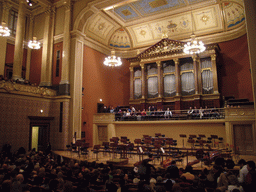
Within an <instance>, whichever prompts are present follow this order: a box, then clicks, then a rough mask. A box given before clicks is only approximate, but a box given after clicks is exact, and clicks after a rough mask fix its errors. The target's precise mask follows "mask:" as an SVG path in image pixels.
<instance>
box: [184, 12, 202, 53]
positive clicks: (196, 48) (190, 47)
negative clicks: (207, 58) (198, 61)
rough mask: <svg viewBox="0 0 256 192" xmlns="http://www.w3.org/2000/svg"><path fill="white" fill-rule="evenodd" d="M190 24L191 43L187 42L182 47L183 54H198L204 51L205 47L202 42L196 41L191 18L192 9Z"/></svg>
mask: <svg viewBox="0 0 256 192" xmlns="http://www.w3.org/2000/svg"><path fill="white" fill-rule="evenodd" d="M191 22H192V35H191V41H190V42H187V44H185V45H184V49H183V52H184V53H186V54H198V53H202V52H204V51H205V49H206V47H205V46H204V43H203V42H202V41H197V39H196V35H195V34H194V30H193V28H194V27H193V26H194V25H193V16H192V8H191Z"/></svg>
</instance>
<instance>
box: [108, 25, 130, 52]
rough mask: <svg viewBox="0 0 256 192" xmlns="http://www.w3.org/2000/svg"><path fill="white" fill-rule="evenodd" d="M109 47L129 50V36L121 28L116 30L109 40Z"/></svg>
mask: <svg viewBox="0 0 256 192" xmlns="http://www.w3.org/2000/svg"><path fill="white" fill-rule="evenodd" d="M109 46H111V47H115V48H125V49H128V48H131V40H130V38H129V35H128V34H127V32H126V31H125V30H124V29H123V28H120V29H118V30H116V32H115V33H114V34H113V35H112V37H111V39H110V43H109Z"/></svg>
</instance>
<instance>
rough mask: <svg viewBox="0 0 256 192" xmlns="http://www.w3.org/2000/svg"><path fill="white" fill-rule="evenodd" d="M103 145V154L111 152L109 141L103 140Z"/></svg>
mask: <svg viewBox="0 0 256 192" xmlns="http://www.w3.org/2000/svg"><path fill="white" fill-rule="evenodd" d="M102 146H103V155H106V153H109V152H110V149H109V142H103V143H102Z"/></svg>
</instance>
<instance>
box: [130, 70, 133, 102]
mask: <svg viewBox="0 0 256 192" xmlns="http://www.w3.org/2000/svg"><path fill="white" fill-rule="evenodd" d="M129 69H130V100H133V99H134V96H133V95H134V86H133V85H134V80H133V78H134V70H133V67H129Z"/></svg>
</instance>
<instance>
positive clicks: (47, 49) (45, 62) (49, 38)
mask: <svg viewBox="0 0 256 192" xmlns="http://www.w3.org/2000/svg"><path fill="white" fill-rule="evenodd" d="M53 13H54V8H52V7H48V8H47V9H46V11H45V23H44V39H43V51H42V66H41V82H40V86H47V87H48V86H51V85H52V51H53V26H54V18H53Z"/></svg>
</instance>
